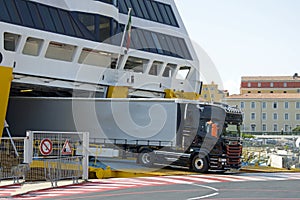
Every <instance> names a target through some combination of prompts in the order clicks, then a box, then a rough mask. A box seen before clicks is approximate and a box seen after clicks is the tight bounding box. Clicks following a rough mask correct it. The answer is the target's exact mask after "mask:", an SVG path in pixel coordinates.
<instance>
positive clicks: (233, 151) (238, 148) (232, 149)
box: [226, 144, 242, 165]
mask: <svg viewBox="0 0 300 200" xmlns="http://www.w3.org/2000/svg"><path fill="white" fill-rule="evenodd" d="M226 150H227V164H229V165H240V163H241V156H242V145H240V144H234V145H226Z"/></svg>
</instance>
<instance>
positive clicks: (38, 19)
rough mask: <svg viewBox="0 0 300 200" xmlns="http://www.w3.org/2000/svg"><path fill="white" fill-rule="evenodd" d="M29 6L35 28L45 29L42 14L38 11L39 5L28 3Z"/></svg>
mask: <svg viewBox="0 0 300 200" xmlns="http://www.w3.org/2000/svg"><path fill="white" fill-rule="evenodd" d="M27 5H28V7H29V10H30V14H31V16H32V19H33V24H34V26H35V27H36V28H39V29H43V28H44V25H43V21H42V19H41V16H40V13H39V11H38V8H37V5H36V4H34V3H32V2H27Z"/></svg>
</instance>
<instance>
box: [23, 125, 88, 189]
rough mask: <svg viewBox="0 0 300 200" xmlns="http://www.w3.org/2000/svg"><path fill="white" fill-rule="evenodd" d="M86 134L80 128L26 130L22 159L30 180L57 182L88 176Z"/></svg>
mask: <svg viewBox="0 0 300 200" xmlns="http://www.w3.org/2000/svg"><path fill="white" fill-rule="evenodd" d="M88 148H89V134H88V133H80V132H46V131H28V132H27V137H26V139H25V159H24V162H26V163H30V166H31V170H30V175H29V176H30V177H31V180H32V181H36V180H47V181H51V184H52V186H53V187H56V186H57V182H58V181H60V180H65V179H72V180H73V182H74V183H78V179H79V178H82V179H83V180H87V179H88Z"/></svg>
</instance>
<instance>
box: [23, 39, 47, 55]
mask: <svg viewBox="0 0 300 200" xmlns="http://www.w3.org/2000/svg"><path fill="white" fill-rule="evenodd" d="M42 44H43V40H42V39H38V38H32V37H29V38H27V40H26V43H25V46H24V49H23V54H26V55H31V56H38V55H39V53H40V50H41V47H42Z"/></svg>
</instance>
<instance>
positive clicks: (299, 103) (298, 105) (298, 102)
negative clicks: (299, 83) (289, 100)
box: [296, 101, 300, 109]
mask: <svg viewBox="0 0 300 200" xmlns="http://www.w3.org/2000/svg"><path fill="white" fill-rule="evenodd" d="M296 108H297V109H300V101H297V102H296Z"/></svg>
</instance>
